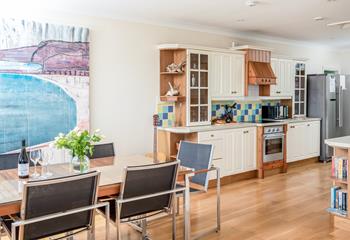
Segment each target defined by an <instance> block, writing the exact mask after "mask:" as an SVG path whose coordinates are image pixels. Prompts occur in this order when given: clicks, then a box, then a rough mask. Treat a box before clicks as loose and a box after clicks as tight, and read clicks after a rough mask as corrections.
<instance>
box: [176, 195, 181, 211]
mask: <svg viewBox="0 0 350 240" xmlns="http://www.w3.org/2000/svg"><path fill="white" fill-rule="evenodd" d="M176 214H177V215H180V196H179V197H177V198H176Z"/></svg>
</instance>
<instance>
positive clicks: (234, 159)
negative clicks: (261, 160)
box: [225, 127, 256, 174]
mask: <svg viewBox="0 0 350 240" xmlns="http://www.w3.org/2000/svg"><path fill="white" fill-rule="evenodd" d="M225 141H226V145H225V146H226V151H225V159H227V160H226V162H227V171H226V172H228V173H229V174H236V173H241V172H246V171H250V170H255V169H256V128H255V127H251V128H240V129H234V130H231V131H229V132H227V133H226V134H225ZM228 145H229V146H231V147H229V146H228Z"/></svg>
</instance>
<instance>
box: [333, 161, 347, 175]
mask: <svg viewBox="0 0 350 240" xmlns="http://www.w3.org/2000/svg"><path fill="white" fill-rule="evenodd" d="M331 175H332V177H334V178H338V179H344V180H345V179H347V177H348V159H347V158H345V157H333V158H332V174H331Z"/></svg>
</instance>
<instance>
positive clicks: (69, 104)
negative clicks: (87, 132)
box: [0, 19, 89, 154]
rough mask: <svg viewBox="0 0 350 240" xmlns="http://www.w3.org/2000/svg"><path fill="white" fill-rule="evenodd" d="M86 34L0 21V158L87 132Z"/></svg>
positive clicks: (66, 28)
mask: <svg viewBox="0 0 350 240" xmlns="http://www.w3.org/2000/svg"><path fill="white" fill-rule="evenodd" d="M88 39H89V30H88V29H87V28H82V27H71V26H61V25H55V24H48V23H40V22H34V21H25V20H16V19H0V154H1V153H5V152H11V151H14V150H17V149H19V148H20V144H21V140H22V139H26V140H27V144H28V145H29V146H34V145H41V144H45V143H47V142H49V141H52V140H53V139H54V137H55V136H57V135H58V133H60V132H62V133H67V132H69V131H70V130H72V129H74V128H75V127H79V128H82V129H88V128H89V41H88Z"/></svg>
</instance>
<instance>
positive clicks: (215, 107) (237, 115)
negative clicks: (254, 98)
mask: <svg viewBox="0 0 350 240" xmlns="http://www.w3.org/2000/svg"><path fill="white" fill-rule="evenodd" d="M233 103H234V102H213V104H212V117H213V118H215V117H216V118H220V117H221V115H222V114H223V113H224V112H225V109H224V105H229V106H232V105H233ZM261 106H262V103H261V102H237V104H236V108H235V109H233V111H232V112H233V121H235V122H261Z"/></svg>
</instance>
